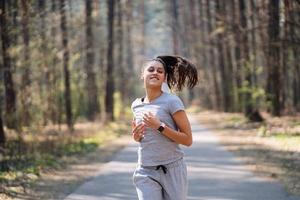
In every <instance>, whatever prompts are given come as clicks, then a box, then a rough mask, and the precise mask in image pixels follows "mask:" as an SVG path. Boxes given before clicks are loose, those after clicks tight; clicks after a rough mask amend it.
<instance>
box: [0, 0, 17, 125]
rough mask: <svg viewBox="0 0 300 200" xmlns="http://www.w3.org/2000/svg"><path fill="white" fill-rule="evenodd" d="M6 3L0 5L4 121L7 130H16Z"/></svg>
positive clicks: (2, 2)
mask: <svg viewBox="0 0 300 200" xmlns="http://www.w3.org/2000/svg"><path fill="white" fill-rule="evenodd" d="M5 2H6V1H1V3H0V6H1V7H0V10H1V13H0V25H1V29H0V31H1V40H2V60H3V65H2V68H1V69H2V70H1V73H2V72H3V76H4V79H3V80H4V87H5V105H6V106H5V111H6V115H5V121H6V126H7V127H8V128H16V127H17V123H16V94H15V89H14V82H13V75H12V67H11V56H10V54H9V52H8V51H9V48H10V38H9V33H8V28H7V26H8V24H7V17H8V16H7V12H6V5H5Z"/></svg>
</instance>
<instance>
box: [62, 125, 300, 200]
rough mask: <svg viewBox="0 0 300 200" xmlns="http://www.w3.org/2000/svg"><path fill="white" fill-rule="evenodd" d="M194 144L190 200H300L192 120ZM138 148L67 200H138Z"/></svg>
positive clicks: (190, 160)
mask: <svg viewBox="0 0 300 200" xmlns="http://www.w3.org/2000/svg"><path fill="white" fill-rule="evenodd" d="M191 122H192V129H193V134H194V143H193V146H192V147H191V148H185V149H184V150H185V153H186V157H185V159H186V161H187V165H188V175H189V195H188V200H300V197H295V196H289V195H288V194H287V193H286V192H285V191H284V189H283V187H282V185H280V184H279V183H278V182H276V181H272V180H270V179H267V178H261V177H257V176H254V174H253V173H251V172H250V171H248V169H247V168H246V167H245V166H243V164H242V163H241V162H239V161H238V160H236V159H235V157H234V156H233V155H232V154H231V153H230V152H228V151H226V150H224V149H223V148H222V147H221V146H220V145H219V144H218V141H217V138H216V137H215V136H214V135H213V133H211V132H210V131H208V130H207V129H205V128H204V127H202V126H201V125H200V124H198V123H196V122H195V121H193V119H191ZM136 148H137V145H136V144H135V143H134V142H132V143H130V144H128V146H127V147H126V148H124V149H123V150H122V151H120V152H119V153H118V154H117V155H116V156H115V158H114V159H113V160H112V161H111V162H109V163H107V164H106V165H105V166H104V167H103V168H101V171H99V172H98V174H97V175H96V176H95V178H94V179H92V180H90V181H88V182H86V183H84V184H83V185H82V186H80V187H79V188H78V189H77V190H76V191H74V193H72V194H70V195H69V196H68V197H66V199H65V200H96V199H97V200H137V197H136V193H135V188H134V187H133V185H132V179H131V177H132V173H133V171H134V168H135V166H136V164H135V162H136V159H137V156H136Z"/></svg>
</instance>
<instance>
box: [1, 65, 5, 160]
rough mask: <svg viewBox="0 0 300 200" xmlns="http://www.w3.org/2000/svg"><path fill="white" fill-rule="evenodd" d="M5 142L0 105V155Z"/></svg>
mask: <svg viewBox="0 0 300 200" xmlns="http://www.w3.org/2000/svg"><path fill="white" fill-rule="evenodd" d="M0 65H1V64H0ZM1 68H2V67H1V66H0V69H1ZM5 142H6V137H5V132H4V128H3V120H2V107H1V106H0V155H1V147H4V144H5Z"/></svg>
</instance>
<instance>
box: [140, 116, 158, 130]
mask: <svg viewBox="0 0 300 200" xmlns="http://www.w3.org/2000/svg"><path fill="white" fill-rule="evenodd" d="M143 122H144V123H145V125H146V126H148V127H150V128H153V129H155V130H157V129H158V128H159V126H160V121H159V119H158V118H157V117H155V116H154V115H153V114H152V113H151V112H148V113H145V114H144V116H143Z"/></svg>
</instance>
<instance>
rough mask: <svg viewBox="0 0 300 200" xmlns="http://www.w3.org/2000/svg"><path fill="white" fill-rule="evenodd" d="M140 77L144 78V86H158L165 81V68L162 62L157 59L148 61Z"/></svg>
mask: <svg viewBox="0 0 300 200" xmlns="http://www.w3.org/2000/svg"><path fill="white" fill-rule="evenodd" d="M142 79H143V80H144V85H145V87H158V88H161V85H162V84H163V82H164V81H165V69H164V67H163V65H162V63H160V62H158V61H150V62H149V63H147V64H146V66H145V68H144V71H143V75H142Z"/></svg>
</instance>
